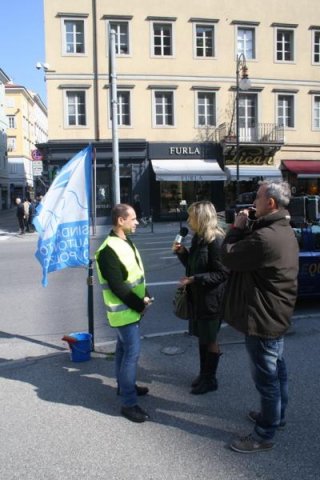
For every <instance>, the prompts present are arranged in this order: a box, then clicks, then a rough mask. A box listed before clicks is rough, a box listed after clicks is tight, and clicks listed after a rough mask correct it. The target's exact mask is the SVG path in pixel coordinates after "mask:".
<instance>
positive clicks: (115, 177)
mask: <svg viewBox="0 0 320 480" xmlns="http://www.w3.org/2000/svg"><path fill="white" fill-rule="evenodd" d="M109 45H110V48H109V56H110V69H111V72H109V73H110V79H111V112H112V152H113V162H112V184H113V205H116V204H117V203H120V172H119V140H118V95H117V73H116V32H115V31H114V30H111V32H110V35H109Z"/></svg>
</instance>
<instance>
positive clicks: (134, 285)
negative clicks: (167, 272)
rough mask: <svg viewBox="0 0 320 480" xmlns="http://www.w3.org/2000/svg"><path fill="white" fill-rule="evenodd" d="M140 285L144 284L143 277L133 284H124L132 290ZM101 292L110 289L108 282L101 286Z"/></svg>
mask: <svg viewBox="0 0 320 480" xmlns="http://www.w3.org/2000/svg"><path fill="white" fill-rule="evenodd" d="M142 283H144V277H141V278H139V279H138V280H136V281H135V282H132V283H126V285H128V287H130V288H134V287H136V286H137V285H141V284H142ZM103 290H110V287H109V284H108V282H106V283H104V284H103Z"/></svg>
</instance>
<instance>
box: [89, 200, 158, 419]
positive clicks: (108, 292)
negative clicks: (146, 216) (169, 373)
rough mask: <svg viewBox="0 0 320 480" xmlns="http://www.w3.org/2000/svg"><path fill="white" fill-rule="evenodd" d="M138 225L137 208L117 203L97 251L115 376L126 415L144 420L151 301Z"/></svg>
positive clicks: (99, 276)
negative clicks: (145, 337) (140, 376)
mask: <svg viewBox="0 0 320 480" xmlns="http://www.w3.org/2000/svg"><path fill="white" fill-rule="evenodd" d="M137 225H138V221H137V217H136V213H135V211H134V209H133V208H132V207H131V206H130V205H127V204H118V205H115V207H114V208H113V210H112V230H111V232H110V234H109V235H108V237H107V238H106V239H105V241H104V242H103V243H102V245H101V246H100V247H99V249H98V250H97V252H96V260H97V273H98V278H99V281H100V283H101V284H102V286H103V299H104V303H105V306H106V310H107V317H108V320H109V324H110V326H111V327H114V328H116V329H117V346H116V357H115V366H116V379H117V385H118V389H117V391H118V393H119V394H120V395H121V399H122V407H121V413H122V415H123V416H125V417H126V418H128V419H129V420H131V421H133V422H139V423H141V422H144V421H145V420H148V419H149V415H148V414H147V412H145V411H144V410H143V409H142V408H141V407H140V406H139V405H138V403H137V396H142V395H146V394H147V393H148V388H147V387H143V386H138V385H137V384H136V376H137V365H138V360H139V355H140V320H141V317H142V315H143V314H144V312H145V310H146V308H147V307H148V305H150V304H151V302H152V300H151V298H150V297H149V294H148V292H147V290H146V284H145V276H144V268H143V264H142V260H141V257H140V254H139V252H138V250H137V248H136V247H135V245H134V244H133V243H132V241H131V240H130V238H129V237H128V235H129V234H131V233H134V232H135V230H136V227H137Z"/></svg>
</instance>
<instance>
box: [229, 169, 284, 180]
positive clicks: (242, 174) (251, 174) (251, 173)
mask: <svg viewBox="0 0 320 480" xmlns="http://www.w3.org/2000/svg"><path fill="white" fill-rule="evenodd" d="M225 172H226V174H227V177H228V180H236V179H237V166H236V165H232V166H228V167H226V168H225ZM257 177H259V178H260V177H263V179H264V180H276V179H278V180H280V179H281V178H282V175H281V170H279V168H276V167H273V166H270V167H268V166H267V165H252V166H251V165H250V166H248V165H239V179H240V181H241V180H252V179H253V178H257Z"/></svg>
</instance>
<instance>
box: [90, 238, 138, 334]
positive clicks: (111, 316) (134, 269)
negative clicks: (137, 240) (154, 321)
mask: <svg viewBox="0 0 320 480" xmlns="http://www.w3.org/2000/svg"><path fill="white" fill-rule="evenodd" d="M107 245H108V246H109V247H110V248H112V250H113V251H114V252H115V254H116V255H117V257H118V259H119V262H120V263H122V265H123V266H124V268H125V269H126V270H127V272H128V277H127V279H126V280H125V283H126V284H127V285H128V286H129V287H130V289H131V290H132V292H134V293H135V294H136V295H137V296H138V297H140V298H144V297H145V293H146V284H145V278H144V270H143V264H142V260H141V257H140V254H139V252H138V250H137V249H136V247H135V246H134V245H133V248H134V250H133V249H132V247H131V246H130V245H129V243H128V242H126V241H125V240H123V239H122V238H120V237H118V236H113V235H109V236H108V237H107V238H106V239H105V241H104V242H103V243H102V245H100V247H99V248H98V250H97V251H96V253H95V258H96V265H97V274H98V279H99V282H100V284H101V285H103V300H104V303H105V306H106V313H107V318H108V321H109V323H110V326H111V327H123V326H124V325H129V324H130V323H134V322H137V321H139V320H140V318H141V314H140V313H139V312H136V311H135V310H132V309H131V308H129V307H128V306H127V305H126V304H124V303H123V302H122V300H120V298H119V297H117V296H116V295H115V294H114V293H113V292H112V291H111V289H110V287H109V285H108V281H107V280H106V279H105V278H104V277H103V276H102V274H101V271H100V268H99V263H98V258H99V255H100V252H101V250H103V249H104V248H105V247H106V246H107ZM137 259H138V260H139V263H138V262H137Z"/></svg>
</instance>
